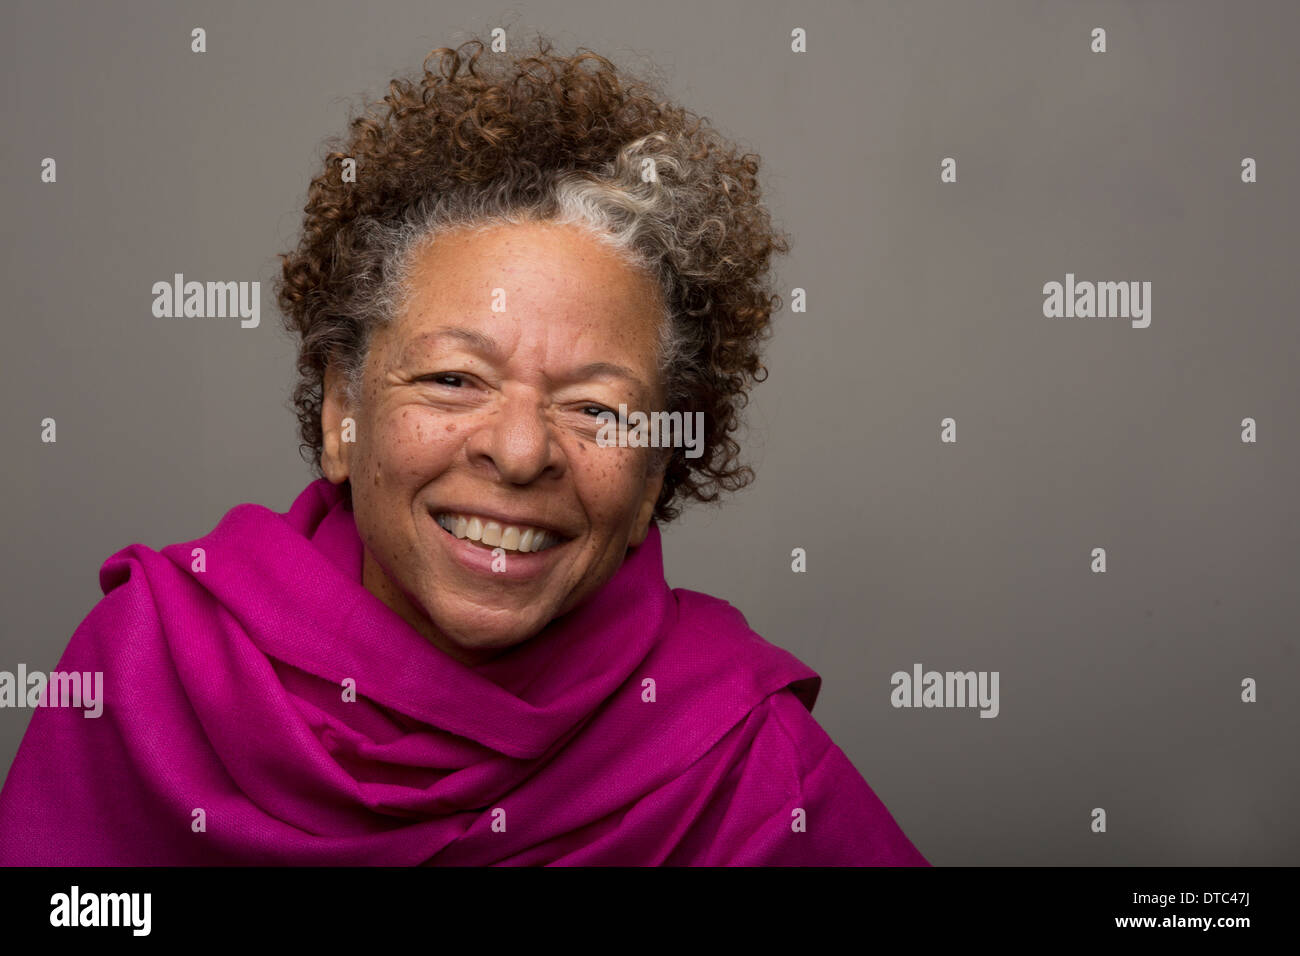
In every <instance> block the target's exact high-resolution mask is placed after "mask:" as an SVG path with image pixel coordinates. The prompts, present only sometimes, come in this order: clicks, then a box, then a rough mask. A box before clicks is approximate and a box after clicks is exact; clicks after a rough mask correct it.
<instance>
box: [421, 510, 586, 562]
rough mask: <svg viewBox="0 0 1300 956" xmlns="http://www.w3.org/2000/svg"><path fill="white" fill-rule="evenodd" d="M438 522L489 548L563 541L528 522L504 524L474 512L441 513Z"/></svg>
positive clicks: (525, 548)
mask: <svg viewBox="0 0 1300 956" xmlns="http://www.w3.org/2000/svg"><path fill="white" fill-rule="evenodd" d="M436 520H437V522H438V524H439V525H441V526H442V527H443V528H446V529H447V530H448V531H450V532H451V533H452V534H454V535H455V536H456V537H458V538H468V539H469V540H470V541H478V542H480V543H482V544H485V545H487V546H488V547H489V548H498V547H499V548H505V549H506V550H507V551H517V552H518V553H520V554H527V553H529V552H537V551H545V550H546V549H547V548H550V547H554V546H555V545H557V544H559V543H560V539H559V538H558V537H557V536H556V535H554V534H552V533H551V532H549V531H543V530H542V529H541V528H529V527H527V526H515V525H509V524H508V525H502V524H501V523H500V522H497V521H484V520H482V519H480V518H476V517H474V516H473V515H459V514H440V515H438V516H437V519H436Z"/></svg>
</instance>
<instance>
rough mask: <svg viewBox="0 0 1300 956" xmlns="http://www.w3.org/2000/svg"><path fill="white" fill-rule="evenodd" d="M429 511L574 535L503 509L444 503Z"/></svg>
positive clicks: (568, 535)
mask: <svg viewBox="0 0 1300 956" xmlns="http://www.w3.org/2000/svg"><path fill="white" fill-rule="evenodd" d="M429 513H430V514H432V515H433V516H434V517H435V518H436V517H438V515H446V514H456V515H472V516H474V517H476V518H487V519H488V520H489V521H495V522H497V523H498V524H500V525H514V526H515V527H516V528H540V529H541V530H543V531H549V532H550V533H551V534H554V535H556V536H558V537H560V538H566V539H567V538H572V537H573V535H571V534H569V533H568V532H567V531H563V530H562V529H560V528H557V527H556V526H555V525H554V524H551V523H550V522H548V521H542V520H540V519H538V518H532V517H528V516H526V515H507V514H506V513H505V512H502V511H492V510H491V509H488V508H478V507H475V508H461V507H458V506H456V505H444V506H439V507H436V508H430V509H429Z"/></svg>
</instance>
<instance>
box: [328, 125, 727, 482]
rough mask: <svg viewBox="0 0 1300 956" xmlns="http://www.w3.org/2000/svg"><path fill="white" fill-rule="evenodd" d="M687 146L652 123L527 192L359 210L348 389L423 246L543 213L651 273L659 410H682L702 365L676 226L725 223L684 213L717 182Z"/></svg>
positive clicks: (690, 241) (447, 196)
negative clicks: (592, 166)
mask: <svg viewBox="0 0 1300 956" xmlns="http://www.w3.org/2000/svg"><path fill="white" fill-rule="evenodd" d="M688 146H689V144H687V143H686V142H685V141H684V140H682V139H680V138H679V139H677V140H676V141H674V139H673V138H672V137H670V136H669V134H667V133H664V132H656V133H651V134H650V135H648V136H643V137H641V138H640V139H638V140H636V141H635V142H632V143H629V144H627V145H626V146H625V147H623V149H621V150H620V151H619V153H618V156H617V158H616V159H615V160H614V161H613V162H611V163H607V164H606V165H605V166H604V168H602V169H600V170H598V171H596V172H592V171H587V170H559V171H553V172H551V173H550V174H549V175H548V176H547V177H546V178H545V180H544V182H543V184H542V186H541V189H540V195H538V196H537V197H535V198H533V197H528V196H527V195H526V194H525V193H523V191H522V190H521V191H519V192H512V191H510V190H508V189H505V188H497V189H493V190H483V189H482V188H481V187H477V186H474V187H470V188H465V189H461V190H455V191H443V192H439V193H436V194H429V195H427V196H426V197H425V198H424V199H422V200H420V201H419V202H417V203H416V204H414V205H412V206H410V207H408V208H407V209H406V210H405V212H404V213H403V214H402V216H401V217H400V218H398V219H395V220H390V221H382V220H379V219H375V218H364V219H360V220H358V221H357V223H356V240H355V243H356V245H357V246H359V247H360V248H361V249H363V250H364V251H365V253H366V254H365V256H364V259H365V260H366V261H368V262H369V263H370V264H371V265H372V268H371V269H369V270H367V271H366V272H363V273H360V274H357V275H356V276H355V277H354V278H355V284H354V289H355V290H356V291H355V292H354V294H353V298H352V300H351V303H350V309H349V311H350V313H351V315H352V316H353V317H354V318H355V319H356V320H357V321H358V322H360V323H361V326H362V339H361V343H360V348H358V349H356V350H354V351H352V352H351V353H350V354H346V355H341V356H339V360H340V371H341V372H342V373H343V375H344V381H345V383H346V387H347V396H348V399H349V400H350V401H352V402H353V403H355V402H357V401H358V400H359V399H360V386H361V378H362V372H363V369H364V366H365V360H366V356H367V354H368V351H369V344H370V340H371V337H372V336H373V334H374V331H375V329H376V328H378V327H379V326H380V325H382V324H384V323H387V322H390V321H392V320H393V319H394V318H396V316H398V315H399V314H400V313H401V311H402V310H403V309H404V308H405V306H406V303H407V301H408V300H409V297H410V295H411V294H412V292H413V289H412V288H411V286H410V278H411V274H412V270H413V268H414V265H415V263H416V261H417V259H418V256H419V253H420V251H421V250H422V249H424V248H426V247H427V245H428V244H429V243H432V242H435V241H437V239H438V238H439V237H440V236H443V235H446V234H447V233H450V232H454V231H461V230H480V229H488V228H491V227H493V226H498V225H506V224H514V225H518V224H523V223H530V222H549V223H555V224H563V225H574V226H578V227H580V228H583V229H584V230H586V231H587V233H588V234H589V235H591V236H592V237H593V238H594V239H596V240H597V241H599V242H600V243H602V244H603V245H605V246H606V247H608V248H610V249H612V250H614V251H615V252H616V253H618V254H619V255H620V256H621V257H622V258H623V259H624V261H626V262H627V263H628V264H629V265H630V266H632V267H633V268H635V269H637V270H639V271H641V272H643V273H644V274H646V275H648V276H650V277H651V278H652V279H653V280H654V281H655V282H656V284H657V286H658V289H659V304H660V308H661V309H662V314H663V320H662V322H661V324H660V327H659V340H658V348H657V355H656V365H657V367H658V370H659V376H660V381H661V383H662V384H663V387H664V394H665V396H666V401H665V405H666V409H665V410H667V411H673V410H681V409H680V405H681V403H682V401H683V400H684V398H685V395H686V389H685V387H684V380H685V378H686V377H687V376H688V375H690V374H691V373H692V372H694V373H696V374H700V373H702V371H703V370H702V369H698V368H693V367H690V366H691V365H692V361H691V360H692V357H693V356H698V355H699V352H700V349H699V344H700V335H699V332H698V323H696V322H694V321H692V317H691V315H690V314H688V313H687V312H686V310H675V309H674V308H673V307H672V304H671V303H672V301H673V292H674V290H675V288H676V287H677V284H678V282H679V276H680V275H681V274H682V269H683V267H689V258H690V251H691V247H693V246H696V245H698V242H699V238H698V236H691V237H684V236H681V235H679V230H681V229H682V228H683V225H684V224H690V223H692V222H693V223H694V225H688V226H687V228H688V229H693V230H694V231H696V232H698V233H703V232H705V231H707V230H709V229H725V226H724V224H723V223H722V222H721V220H718V219H713V220H710V219H706V218H702V217H692V215H691V213H692V209H691V202H692V199H693V197H694V195H696V193H697V191H702V190H704V189H709V188H716V186H715V185H714V184H711V183H709V182H705V181H703V180H704V176H705V175H706V171H705V170H703V169H702V168H701V167H702V166H703V164H701V163H699V162H698V161H692V160H691V159H690V158H689V156H688V153H687V147H688ZM356 251H360V250H354V252H356ZM655 457H656V458H658V457H660V456H655ZM662 457H665V458H666V457H667V456H666V455H665V456H662Z"/></svg>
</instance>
